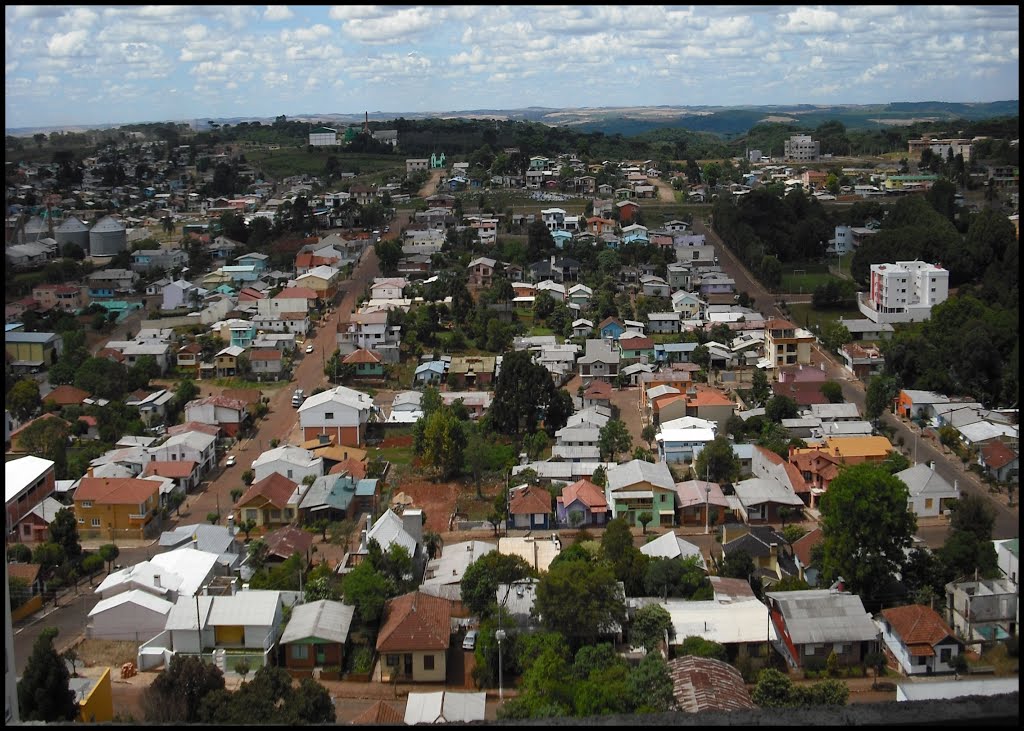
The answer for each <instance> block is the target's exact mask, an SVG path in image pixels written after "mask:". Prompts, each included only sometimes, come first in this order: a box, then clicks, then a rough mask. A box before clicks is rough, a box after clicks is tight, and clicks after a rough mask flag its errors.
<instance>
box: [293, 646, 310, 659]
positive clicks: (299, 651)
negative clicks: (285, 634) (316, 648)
mask: <svg viewBox="0 0 1024 731" xmlns="http://www.w3.org/2000/svg"><path fill="white" fill-rule="evenodd" d="M292 659H293V660H308V659H309V645H292Z"/></svg>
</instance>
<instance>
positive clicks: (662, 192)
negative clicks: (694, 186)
mask: <svg viewBox="0 0 1024 731" xmlns="http://www.w3.org/2000/svg"><path fill="white" fill-rule="evenodd" d="M648 180H650V181H651V182H652V183H654V187H655V188H657V190H658V200H659V201H660V202H662V203H675V202H676V192H675V191H674V190H672V186H671V185H669V184H668V183H666V182H665V181H664V180H662V179H661V178H648Z"/></svg>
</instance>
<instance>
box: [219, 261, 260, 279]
mask: <svg viewBox="0 0 1024 731" xmlns="http://www.w3.org/2000/svg"><path fill="white" fill-rule="evenodd" d="M220 270H221V271H222V272H223V273H224V274H226V275H227V276H229V277H231V279H232V281H235V282H255V281H256V280H257V279H259V278H260V275H259V272H258V271H257V270H256V267H254V266H253V265H252V264H248V265H240V264H239V265H235V266H223V267H221V268H220Z"/></svg>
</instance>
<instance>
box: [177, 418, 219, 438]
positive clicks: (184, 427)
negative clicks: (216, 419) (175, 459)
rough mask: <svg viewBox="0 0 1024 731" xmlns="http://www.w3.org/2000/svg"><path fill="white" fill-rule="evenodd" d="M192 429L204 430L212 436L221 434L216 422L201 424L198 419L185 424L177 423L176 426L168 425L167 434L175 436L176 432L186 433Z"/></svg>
mask: <svg viewBox="0 0 1024 731" xmlns="http://www.w3.org/2000/svg"><path fill="white" fill-rule="evenodd" d="M190 431H197V432H202V433H203V434H209V435H210V436H211V437H215V436H217V435H218V434H220V427H219V426H217V425H216V424H201V423H199V422H198V421H186V422H185V423H184V424H176V425H174V426H169V427H167V436H169V437H173V436H174V435H175V434H185V433H187V432H190Z"/></svg>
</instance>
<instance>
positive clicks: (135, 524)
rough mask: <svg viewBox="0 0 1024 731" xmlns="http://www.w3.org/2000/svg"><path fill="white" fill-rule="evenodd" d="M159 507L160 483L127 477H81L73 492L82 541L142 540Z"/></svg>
mask: <svg viewBox="0 0 1024 731" xmlns="http://www.w3.org/2000/svg"><path fill="white" fill-rule="evenodd" d="M159 507H160V483H159V482H156V481H155V480H136V479H134V478H131V477H121V478H107V477H83V478H82V481H81V484H79V486H78V489H77V490H75V517H76V518H77V519H78V534H79V535H80V536H81V537H82V538H110V539H111V540H113V539H115V538H132V539H138V538H144V537H145V532H146V528H147V526H148V525H149V524H150V522H151V521H152V520H153V518H154V517H155V516H156V512H157V510H158V509H159Z"/></svg>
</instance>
